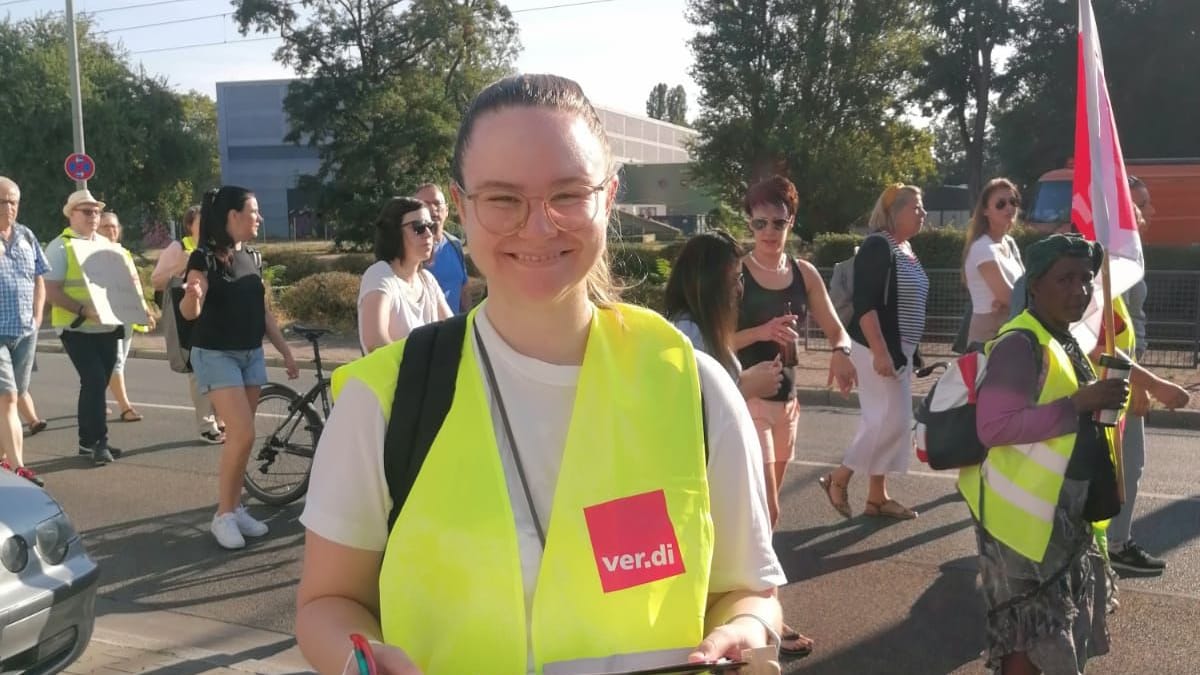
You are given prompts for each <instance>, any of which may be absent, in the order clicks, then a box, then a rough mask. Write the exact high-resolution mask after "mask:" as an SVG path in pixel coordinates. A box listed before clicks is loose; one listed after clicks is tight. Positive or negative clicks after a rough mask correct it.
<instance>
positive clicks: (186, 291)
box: [183, 281, 204, 300]
mask: <svg viewBox="0 0 1200 675" xmlns="http://www.w3.org/2000/svg"><path fill="white" fill-rule="evenodd" d="M183 295H184V297H185V298H195V299H197V300H200V299H203V298H204V289H203V288H201V287H200V282H199V281H190V282H188V283H186V284H184V285H183Z"/></svg>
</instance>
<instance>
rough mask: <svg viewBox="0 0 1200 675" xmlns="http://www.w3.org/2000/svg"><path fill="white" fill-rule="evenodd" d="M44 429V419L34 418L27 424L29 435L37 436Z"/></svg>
mask: <svg viewBox="0 0 1200 675" xmlns="http://www.w3.org/2000/svg"><path fill="white" fill-rule="evenodd" d="M45 430H46V420H34V422H33V423H31V424H30V425H29V435H30V436H37V435H38V434H39V433H41V432H43V431H45Z"/></svg>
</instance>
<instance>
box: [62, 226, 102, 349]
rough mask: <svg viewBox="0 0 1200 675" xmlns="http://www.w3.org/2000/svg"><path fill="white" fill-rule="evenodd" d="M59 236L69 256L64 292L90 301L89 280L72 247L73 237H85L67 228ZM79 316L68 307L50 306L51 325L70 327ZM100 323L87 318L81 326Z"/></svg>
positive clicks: (70, 296) (87, 301) (75, 298)
mask: <svg viewBox="0 0 1200 675" xmlns="http://www.w3.org/2000/svg"><path fill="white" fill-rule="evenodd" d="M59 237H60V238H61V239H62V240H63V251H64V252H65V253H66V258H67V273H66V275H65V276H64V277H63V282H62V284H63V292H64V293H66V294H67V297H68V298H71V299H72V300H75V301H78V302H80V303H90V302H91V300H92V295H91V293H89V292H88V289H87V282H86V281H85V280H84V278H83V268H81V267H80V266H79V260H78V259H77V258H76V257H75V250H74V249H73V248H71V240H72V239H83V237H80V236H79V235H78V234H76V232H75V230H72V229H71V228H69V227H68V228H66V229H64V230H63V231H62V234H61V235H59ZM77 318H78V315H77V314H72V313H71V312H68V311H67V310H66V309H64V308H62V307H59V306H58V305H51V308H50V325H51V326H54V327H55V328H63V329H69V328H70V326H71V324H72V323H74V322H75V319H77ZM99 325H100V324H99V323H97V322H95V321H93V320H91V319H87V320H86V321H84V322H83V324H81V326H99Z"/></svg>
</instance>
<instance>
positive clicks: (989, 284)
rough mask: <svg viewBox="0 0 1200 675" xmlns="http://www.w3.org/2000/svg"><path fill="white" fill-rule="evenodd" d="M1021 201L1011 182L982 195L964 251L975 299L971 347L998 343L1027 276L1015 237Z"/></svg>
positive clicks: (992, 185) (990, 186)
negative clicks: (1015, 290) (995, 340)
mask: <svg viewBox="0 0 1200 675" xmlns="http://www.w3.org/2000/svg"><path fill="white" fill-rule="evenodd" d="M1020 207H1021V196H1020V195H1019V194H1018V193H1017V187H1016V186H1015V185H1013V183H1012V181H1010V180H1008V179H1007V178H995V179H993V180H990V181H988V183H987V185H985V186H983V190H982V191H981V192H980V193H979V200H978V202H977V203H976V204H975V211H974V213H972V215H971V223H970V225H969V226H968V227H967V236H966V245H965V246H964V248H963V281H964V282H965V283H966V286H967V291H968V292H969V293H970V296H971V307H972V309H973V311H972V313H971V319H970V323H969V326H968V329H967V347H968V348H970V347H971V346H972V345H980V344H983V343H984V342H987V341H988V340H991V339H992V338H994V337H996V333H997V331H999V329H1000V326H1002V325H1004V323H1005V322H1007V321H1008V316H1009V303H1010V298H1011V297H1012V291H1013V284H1015V283H1016V282H1017V279H1019V278H1021V275H1023V274H1025V266H1024V265H1023V264H1022V262H1021V251H1020V249H1018V248H1017V242H1016V240H1014V239H1013V238H1012V236H1011V234H1010V232H1012V228H1013V226H1014V225H1015V224H1016V222H1017V213H1018V209H1020Z"/></svg>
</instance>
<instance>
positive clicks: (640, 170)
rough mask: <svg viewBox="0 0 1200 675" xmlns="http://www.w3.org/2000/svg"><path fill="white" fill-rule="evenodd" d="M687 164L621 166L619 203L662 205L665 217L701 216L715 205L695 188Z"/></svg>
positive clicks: (715, 206) (715, 203) (715, 204)
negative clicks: (665, 209) (664, 209)
mask: <svg viewBox="0 0 1200 675" xmlns="http://www.w3.org/2000/svg"><path fill="white" fill-rule="evenodd" d="M689 166H690V165H688V164H626V165H625V166H623V167H621V191H620V193H619V194H618V195H617V202H618V203H620V204H662V205H664V206H666V207H667V214H668V215H689V216H691V215H702V214H707V213H709V212H710V211H712V210H713V209H715V208H717V202H716V201H715V200H713V199H712V198H711V197H709V196H708V195H706V194H704V193H703V192H702V191H700V190H698V189H697V188H695V187H694V186H693V185H692V183H691V180H690V176H689V175H688V167H689Z"/></svg>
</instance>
